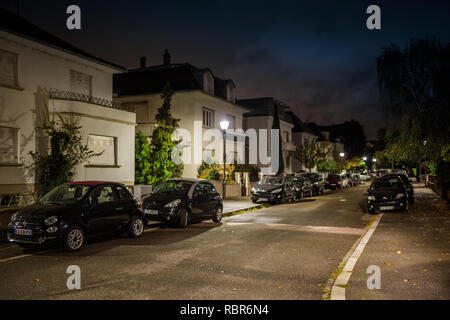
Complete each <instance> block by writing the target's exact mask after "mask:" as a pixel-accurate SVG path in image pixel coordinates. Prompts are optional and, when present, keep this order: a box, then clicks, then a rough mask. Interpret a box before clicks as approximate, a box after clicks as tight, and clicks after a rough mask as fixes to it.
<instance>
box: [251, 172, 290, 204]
mask: <svg viewBox="0 0 450 320" xmlns="http://www.w3.org/2000/svg"><path fill="white" fill-rule="evenodd" d="M251 198H252V202H254V203H256V202H271V203H273V202H279V203H284V202H286V201H287V200H295V184H294V180H293V177H290V176H286V177H284V176H265V177H264V178H263V179H262V180H261V181H260V182H258V183H257V184H256V185H255V186H254V187H253V188H252V193H251Z"/></svg>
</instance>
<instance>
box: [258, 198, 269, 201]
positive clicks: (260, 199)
mask: <svg viewBox="0 0 450 320" xmlns="http://www.w3.org/2000/svg"><path fill="white" fill-rule="evenodd" d="M259 201H269V199H267V198H259Z"/></svg>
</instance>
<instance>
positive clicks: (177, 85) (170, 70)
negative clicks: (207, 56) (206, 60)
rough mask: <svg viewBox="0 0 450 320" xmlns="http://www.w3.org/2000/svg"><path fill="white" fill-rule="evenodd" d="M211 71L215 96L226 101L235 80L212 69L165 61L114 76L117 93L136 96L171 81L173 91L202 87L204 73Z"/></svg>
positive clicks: (156, 91)
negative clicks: (229, 86) (161, 63)
mask: <svg viewBox="0 0 450 320" xmlns="http://www.w3.org/2000/svg"><path fill="white" fill-rule="evenodd" d="M205 72H209V73H211V75H212V76H213V78H214V95H215V96H217V97H220V98H222V99H225V100H227V85H228V83H232V84H233V86H234V82H233V81H232V80H230V79H226V80H223V79H220V78H217V77H215V76H214V74H213V73H212V71H211V70H210V69H209V68H203V69H201V68H197V67H195V66H193V65H191V64H189V63H174V64H166V65H165V64H163V65H158V66H150V67H145V68H138V69H132V70H128V72H124V73H120V74H115V75H114V93H116V94H118V95H119V96H120V95H137V94H149V93H159V92H161V91H162V89H163V88H164V86H165V85H166V84H167V83H168V82H170V86H171V87H172V89H173V90H175V91H178V90H203V89H204V88H203V75H204V73H205Z"/></svg>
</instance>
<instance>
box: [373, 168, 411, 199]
mask: <svg viewBox="0 0 450 320" xmlns="http://www.w3.org/2000/svg"><path fill="white" fill-rule="evenodd" d="M392 177H399V178H400V179H401V180H402V182H403V184H404V185H405V188H406V192H407V195H408V200H409V203H410V204H414V187H413V185H412V183H411V181H410V180H409V178H408V176H407V175H405V174H403V173H389V174H385V175H383V176H381V177H380V178H379V179H390V178H392Z"/></svg>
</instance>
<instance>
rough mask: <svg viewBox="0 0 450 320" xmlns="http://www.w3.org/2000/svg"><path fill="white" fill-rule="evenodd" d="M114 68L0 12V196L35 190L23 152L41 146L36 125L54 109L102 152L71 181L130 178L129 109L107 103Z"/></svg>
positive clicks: (128, 180)
mask: <svg viewBox="0 0 450 320" xmlns="http://www.w3.org/2000/svg"><path fill="white" fill-rule="evenodd" d="M122 71H124V69H123V68H122V67H120V66H117V65H114V64H112V63H109V62H106V61H103V60H101V59H99V58H96V57H94V56H92V55H90V54H88V53H86V52H84V51H82V50H80V49H78V48H76V47H74V46H72V45H70V44H68V43H66V42H64V41H62V40H61V39H58V38H56V37H55V36H53V35H51V34H50V33H48V32H46V31H44V30H42V29H40V28H38V27H36V26H35V25H32V24H30V23H29V22H27V21H25V20H23V19H22V18H19V17H17V16H15V15H13V14H10V13H8V12H7V11H4V10H0V194H12V193H27V192H34V191H35V184H37V183H38V181H37V178H36V176H35V173H34V172H29V171H27V170H26V169H25V167H26V165H28V164H30V160H31V158H30V156H29V152H30V151H33V152H35V151H38V150H39V151H43V152H45V151H46V150H47V148H48V140H47V139H46V138H45V137H44V136H43V135H42V132H41V130H39V129H38V128H40V127H41V125H42V124H43V123H44V121H45V120H46V119H49V118H50V119H51V118H52V117H55V116H56V115H62V116H71V117H73V118H74V119H78V121H79V123H80V125H81V127H82V131H83V142H84V143H85V144H88V145H89V147H90V148H91V149H92V150H93V151H95V152H100V151H103V154H102V155H101V156H99V157H95V158H93V159H92V160H91V161H90V163H86V164H83V165H80V166H79V167H78V168H76V175H75V177H74V179H75V180H109V181H116V182H122V183H125V184H126V185H133V184H134V135H135V125H136V115H135V113H134V112H133V109H132V107H131V106H123V105H120V104H116V103H113V102H112V87H113V74H115V73H118V72H122Z"/></svg>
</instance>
